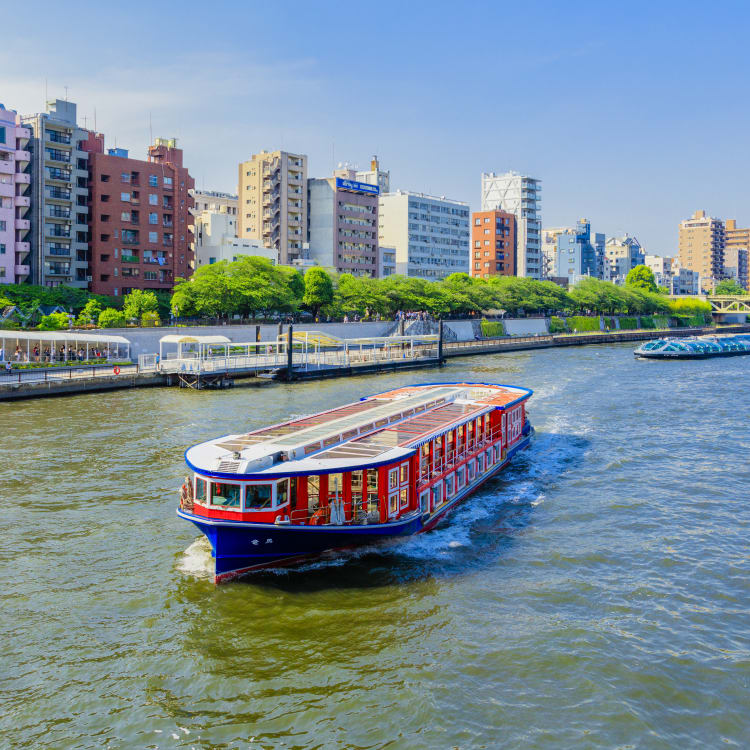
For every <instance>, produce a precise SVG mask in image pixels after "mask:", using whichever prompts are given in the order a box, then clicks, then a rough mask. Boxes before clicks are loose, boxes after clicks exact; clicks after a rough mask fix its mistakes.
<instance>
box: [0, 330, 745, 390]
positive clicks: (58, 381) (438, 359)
mask: <svg viewBox="0 0 750 750" xmlns="http://www.w3.org/2000/svg"><path fill="white" fill-rule="evenodd" d="M744 332H750V325H748V324H745V325H733V326H724V327H722V328H721V329H720V330H719V331H717V330H716V329H715V328H713V327H705V328H682V329H665V330H636V331H628V330H626V331H622V330H618V331H608V332H590V333H578V334H555V335H551V334H546V335H544V334H540V335H534V336H512V337H507V336H506V337H502V338H486V339H480V340H474V341H444V342H443V344H442V347H441V350H440V351H438V349H437V346H436V345H434V344H424V343H421V344H417V345H415V346H412V347H410V351H409V356H406V354H403V355H402V356H390V357H389V358H387V359H382V358H381V359H378V358H377V357H375V356H372V355H370V356H368V355H367V354H365V355H362V353H359V356H357V353H347V354H348V356H347V358H346V359H344V358H343V357H342V356H341V353H340V352H321V353H320V358H319V359H318V360H316V361H315V362H313V366H309V362H308V363H307V366H303V364H304V363H303V362H302V360H301V359H300V357H301V355H300V354H299V353H296V352H293V353H292V373H291V376H290V373H289V370H288V367H286V366H285V364H286V362H282V361H280V360H279V359H278V358H276V359H275V360H274V361H273V362H255V363H251V362H246V363H245V364H239V365H238V366H236V367H230V366H228V365H226V363H225V365H222V362H224V358H222V357H219V358H216V362H215V363H214V364H212V365H211V371H212V373H213V374H214V375H216V374H223V375H224V376H225V379H226V381H227V384H230V383H234V381H235V380H240V381H242V383H243V384H245V385H262V384H267V383H269V382H271V381H272V380H285V381H289V382H295V381H298V382H302V381H308V380H317V379H323V378H341V377H351V376H355V375H364V374H375V373H378V372H392V371H394V370H401V369H403V370H407V369H415V368H431V367H438V366H439V365H440V364H442V363H443V362H444V361H445V360H446V359H449V358H454V357H469V356H475V355H483V354H502V353H504V352H516V351H523V350H528V349H548V348H553V347H568V346H587V345H595V344H599V345H602V344H616V343H622V342H629V341H633V342H636V341H646V340H649V339H653V338H665V337H676V336H700V335H710V334H714V333H744ZM414 338H415V339H420V338H423V337H419V336H415V337H414ZM286 356H287V355H286V354H284V355H283V357H284V359H286ZM245 359H246V358H245ZM169 362H170V361H169V360H167V361H166V362H165V363H164V365H167V366H165V367H162V368H160V367H158V366H157V365H156V364H152V365H149V366H145V367H144V366H142V365H140V364H132V365H120V366H119V367H118V368H117V370H118V372H117V373H115V368H114V367H111V366H104V365H100V366H96V367H70V368H54V369H52V368H50V369H36V370H17V371H14V372H12V373H10V374H6V373H2V374H0V401H4V400H5V401H7V400H15V399H24V398H38V397H45V396H62V395H74V394H80V393H95V392H102V391H109V390H117V389H123V388H145V387H158V386H168V385H175V384H176V377H175V375H176V371H175V369H174V368H173V367H172V368H170V367H169Z"/></svg>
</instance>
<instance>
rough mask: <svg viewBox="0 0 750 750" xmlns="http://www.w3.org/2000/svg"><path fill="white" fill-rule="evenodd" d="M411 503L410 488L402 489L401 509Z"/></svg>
mask: <svg viewBox="0 0 750 750" xmlns="http://www.w3.org/2000/svg"><path fill="white" fill-rule="evenodd" d="M408 505H409V490H408V489H403V490H401V510H403V509H404V508H406V507H407V506H408Z"/></svg>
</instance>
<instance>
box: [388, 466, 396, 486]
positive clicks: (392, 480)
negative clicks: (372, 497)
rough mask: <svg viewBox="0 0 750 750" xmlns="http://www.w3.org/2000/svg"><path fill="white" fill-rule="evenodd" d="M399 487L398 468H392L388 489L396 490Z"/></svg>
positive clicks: (389, 473)
mask: <svg viewBox="0 0 750 750" xmlns="http://www.w3.org/2000/svg"><path fill="white" fill-rule="evenodd" d="M397 487H398V469H391V470H390V471H389V472H388V489H389V490H395V489H396V488H397Z"/></svg>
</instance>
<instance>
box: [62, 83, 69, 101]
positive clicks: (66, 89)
mask: <svg viewBox="0 0 750 750" xmlns="http://www.w3.org/2000/svg"><path fill="white" fill-rule="evenodd" d="M63 88H64V89H65V101H66V102H67V101H68V87H67V86H63Z"/></svg>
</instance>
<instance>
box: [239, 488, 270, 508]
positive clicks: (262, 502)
mask: <svg viewBox="0 0 750 750" xmlns="http://www.w3.org/2000/svg"><path fill="white" fill-rule="evenodd" d="M272 504H273V485H272V484H249V485H247V487H246V488H245V510H263V509H265V508H270V507H271V506H272Z"/></svg>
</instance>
